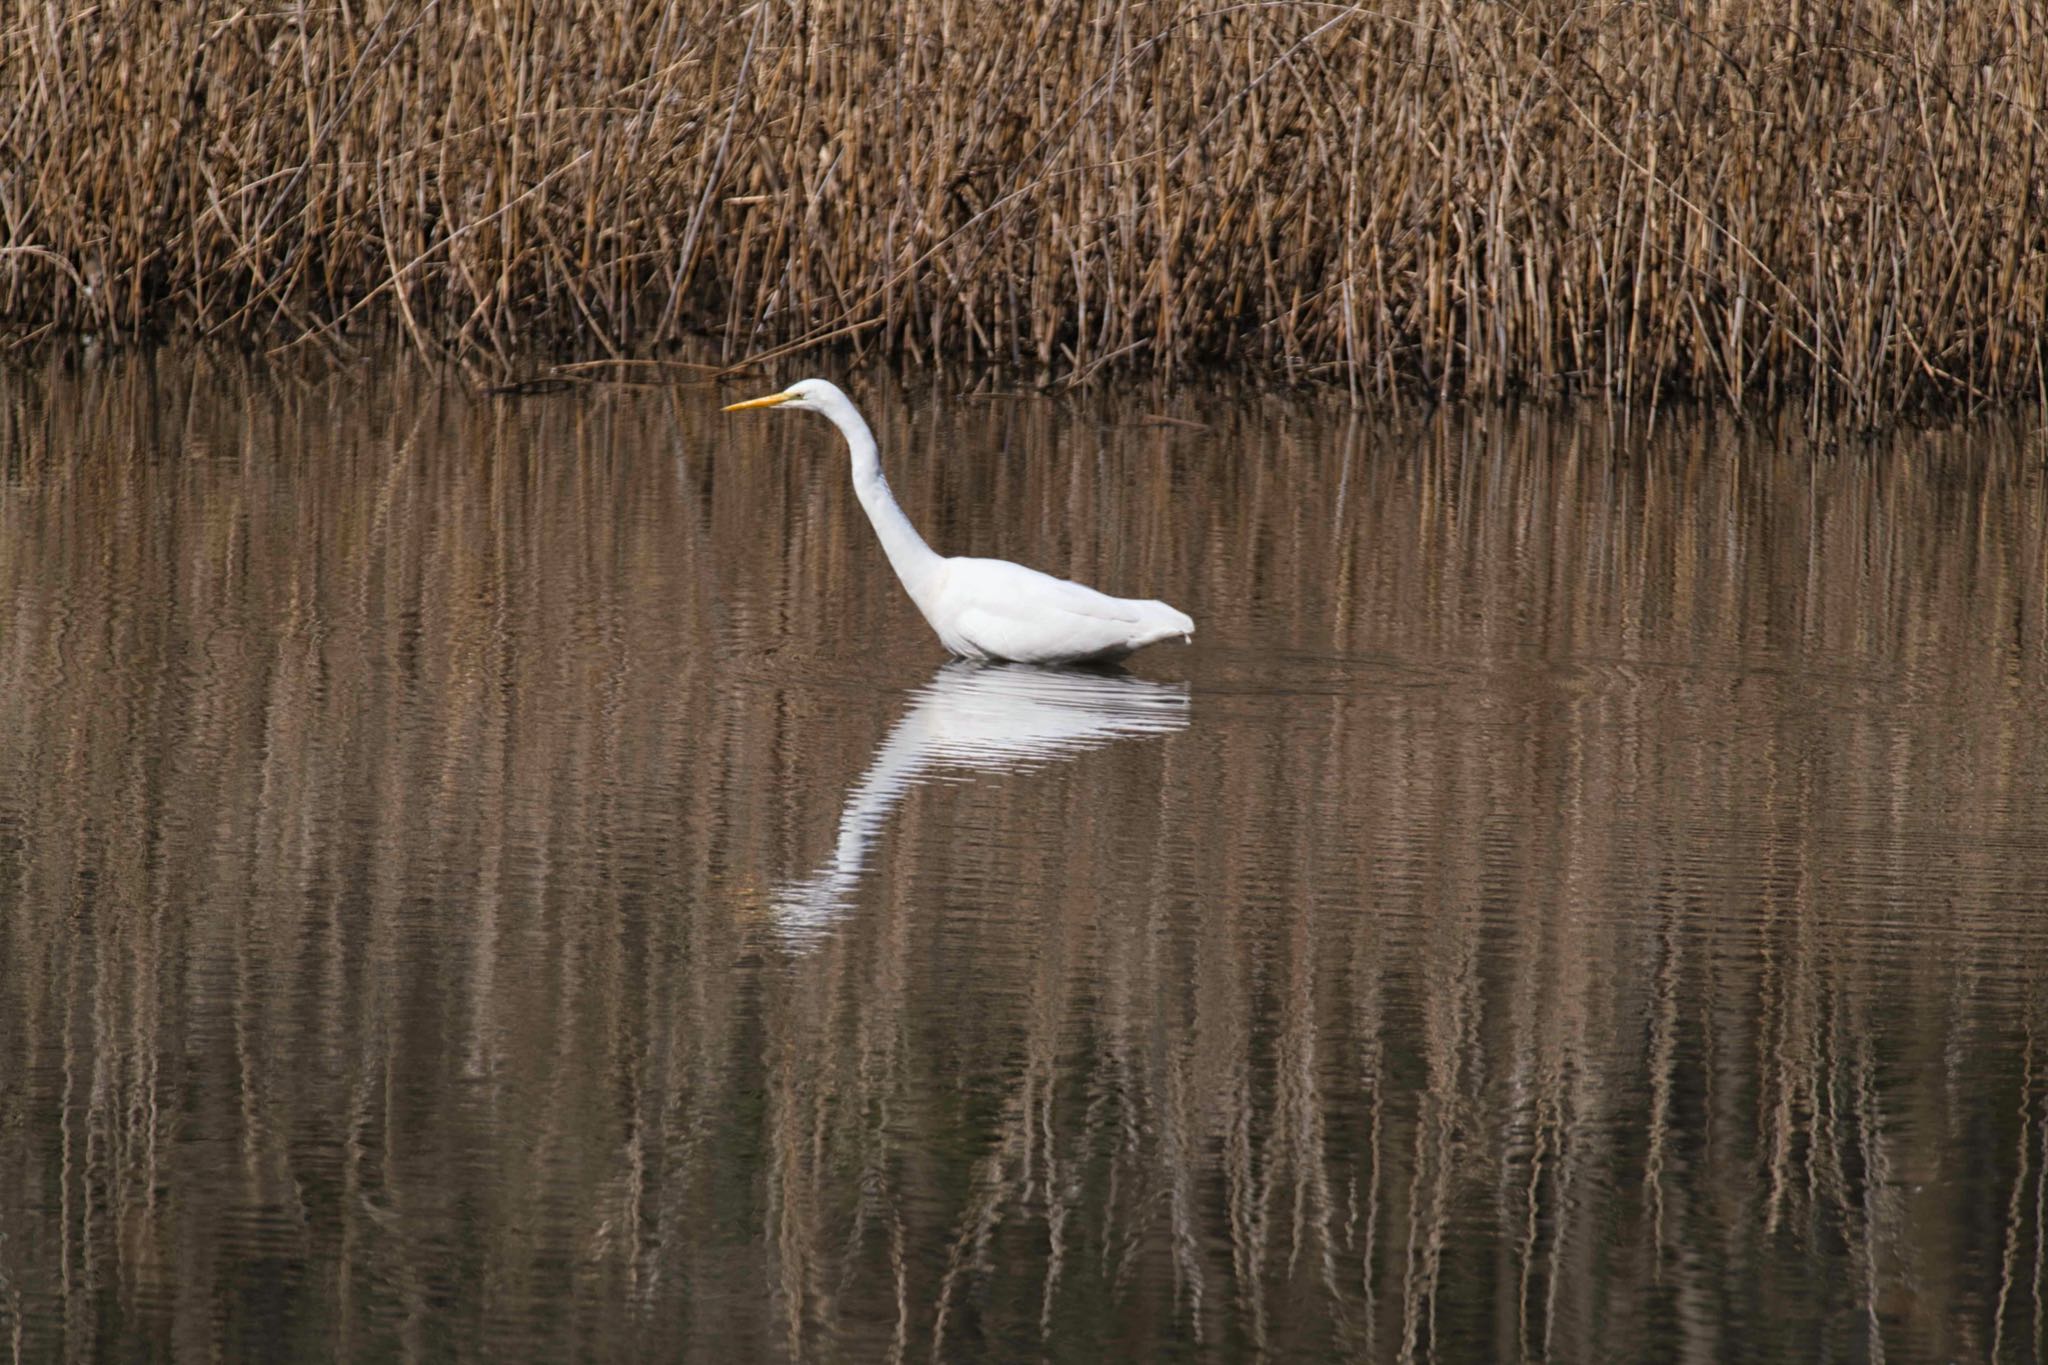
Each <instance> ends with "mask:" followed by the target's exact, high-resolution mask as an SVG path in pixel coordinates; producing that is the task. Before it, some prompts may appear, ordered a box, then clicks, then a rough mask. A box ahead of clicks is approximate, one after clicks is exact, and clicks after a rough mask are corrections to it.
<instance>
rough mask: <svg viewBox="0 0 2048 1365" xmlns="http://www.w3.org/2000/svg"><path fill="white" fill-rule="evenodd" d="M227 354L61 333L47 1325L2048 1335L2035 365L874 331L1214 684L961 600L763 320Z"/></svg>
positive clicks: (524, 1343) (33, 447) (20, 1033)
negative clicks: (1387, 416)
mask: <svg viewBox="0 0 2048 1365" xmlns="http://www.w3.org/2000/svg"><path fill="white" fill-rule="evenodd" d="M206 359H207V358H205V357H202V358H200V359H199V360H195V359H193V358H191V357H186V358H183V359H180V358H179V357H176V356H170V357H167V358H165V359H164V360H163V361H162V362H161V363H155V364H142V363H130V364H125V365H123V366H120V367H111V368H108V369H93V368H91V367H86V368H84V369H82V370H79V371H75V372H74V371H66V372H57V373H52V374H46V375H38V374H31V373H27V372H24V371H19V370H16V371H7V370H0V612H4V615H0V1059H5V1061H6V1064H7V1065H6V1067H5V1069H4V1070H0V1170H4V1171H5V1172H7V1177H6V1178H5V1179H0V1340H6V1341H10V1342H13V1343H16V1345H15V1347H14V1352H15V1354H16V1355H18V1356H19V1357H20V1358H22V1359H35V1360H42V1359H81V1360H82V1359H90V1358H123V1359H126V1358H135V1359H156V1358H162V1357H166V1356H176V1357H178V1358H192V1359H217V1360H223V1361H232V1360H245V1359H246V1360H266V1361H267V1360H277V1359H285V1358H290V1357H292V1356H294V1355H303V1356H308V1357H316V1358H330V1357H338V1358H343V1359H379V1360H381V1359H444V1358H445V1359H459V1358H476V1359H491V1360H493V1361H513V1360H560V1359H566V1358H572V1357H573V1358H601V1359H625V1360H685V1361H706V1362H711V1361H720V1362H722V1361H728V1360H736V1359H745V1360H757V1359H758V1360H774V1359H804V1360H835V1359H836V1360H859V1361H868V1360H891V1359H900V1360H908V1361H921V1360H945V1361H950V1360H963V1359H974V1358H982V1357H994V1356H998V1355H1025V1354H1029V1355H1033V1356H1039V1357H1043V1358H1045V1359H1059V1360H1126V1359H1129V1360H1155V1359H1156V1360H1182V1359H1188V1360H1199V1359H1212V1360H1242V1359H1248V1358H1255V1357H1257V1356H1258V1355H1259V1354H1260V1353H1261V1352H1263V1353H1264V1357H1265V1358H1267V1359H1272V1360H1283V1359H1340V1358H1341V1359H1368V1360H1389V1361H1392V1360H1406V1359H1424V1358H1430V1357H1434V1358H1437V1359H1452V1360H1457V1359H1513V1358H1547V1359H1552V1360H1598V1359H1658V1360H1661V1359H1679V1358H1684V1359H1699V1360H1718V1359H1743V1360H1752V1359H1781V1360H1797V1361H1808V1360H1814V1359H1822V1358H1827V1359H1877V1358H1880V1357H1884V1358H1889V1359H1894V1360H1897V1359H1906V1358H1910V1359H1967V1360H1977V1359H1987V1358H1989V1359H2014V1360H2018V1359H2029V1358H2035V1359H2038V1358H2039V1357H2040V1351H2039V1349H2038V1347H2039V1344H2040V1343H2041V1342H2042V1340H2043V1339H2044V1334H2048V1312H2044V1308H2043V1304H2044V1303H2048V1290H2044V1288H2043V1286H2048V1224H2044V1217H2043V1210H2048V1162H2044V1160H2043V1156H2044V1153H2048V1103H2044V1100H2043V1096H2044V1095H2048V1060H2044V1059H2048V1045H2044V1044H2043V1042H2042V1040H2043V1039H2048V898H2044V896H2043V893H2042V890H2041V888H2042V887H2043V886H2048V840H2044V838H2043V836H2042V831H2043V830H2044V829H2048V731H2044V728H2043V726H2042V725H2041V723H2040V717H2041V715H2042V714H2043V711H2044V709H2048V586H2044V578H2048V481H2044V479H2043V477H2042V474H2041V468H2042V466H2041V461H2040V459H2039V448H2038V440H2039V438H2038V437H2036V436H2033V435H2031V434H2028V433H2020V434H2018V435H2015V434H2014V433H2011V432H2003V433H2002V432H2001V431H2000V429H1999V428H1997V427H1996V426H1982V427H1973V428H1969V429H1966V430H1960V431H1956V432H1948V433H1943V432H1920V433H1905V434H1902V435H1900V436H1899V437H1897V438H1896V439H1894V440H1891V441H1888V442H1885V443H1882V444H1873V445H1870V446H1868V447H1858V448H1854V449H1846V448H1843V447H1840V446H1830V445H1827V444H1825V443H1818V442H1815V441H1813V440H1812V439H1810V437H1808V436H1807V435H1806V434H1805V433H1804V432H1803V430H1802V429H1800V428H1798V427H1797V426H1796V425H1795V426H1793V427H1791V428H1789V429H1787V428H1779V429H1773V428H1771V427H1769V426H1768V425H1766V424H1754V425H1736V424H1729V423H1720V424H1716V423H1713V422H1696V423H1694V422H1686V423H1672V424H1669V425H1666V426H1662V427H1660V428H1659V429H1658V431H1657V432H1656V433H1655V435H1654V437H1653V438H1651V439H1647V440H1645V439H1641V437H1642V433H1641V432H1640V431H1638V432H1636V433H1634V434H1633V435H1631V433H1629V432H1628V431H1627V430H1625V429H1623V428H1622V427H1621V426H1620V425H1619V424H1618V423H1617V424H1606V423H1603V422H1601V421H1599V420H1589V419H1586V418H1585V417H1584V416H1583V415H1581V416H1577V417H1574V418H1572V419H1570V420H1566V419H1563V418H1560V417H1557V416H1555V415H1547V414H1544V413H1542V412H1541V411H1537V410H1530V409H1524V410H1521V411H1518V412H1515V413H1494V414H1481V415H1478V416H1474V417H1469V418H1466V419H1459V420H1446V421H1443V422H1441V423H1433V424H1431V425H1427V426H1425V427H1422V428H1420V429H1417V428H1413V427H1410V428H1405V429H1402V428H1394V427H1383V428H1374V427H1371V426H1369V425H1367V424H1364V423H1361V422H1357V421H1355V420H1354V419H1353V418H1352V417H1351V416H1350V415H1349V414H1348V413H1346V412H1342V411H1332V410H1327V409H1325V410H1317V409H1315V408H1313V407H1312V406H1310V405H1309V404H1308V402H1307V401H1306V400H1303V399H1300V398H1299V397H1298V396H1294V395H1280V396H1275V395H1256V394H1255V395H1246V394H1242V393H1239V394H1228V393H1219V394H1216V395H1214V396H1213V398H1208V399H1205V400H1203V401H1205V402H1207V403H1208V406H1207V407H1205V408H1198V409H1196V410H1195V412H1196V415H1199V416H1201V417H1203V418H1204V419H1205V420H1206V421H1208V422H1209V424H1210V425H1209V429H1208V430H1207V431H1204V432H1194V431H1191V430H1188V429H1185V428H1173V429H1171V430H1170V431H1158V430H1133V427H1132V425H1131V423H1130V421H1129V419H1130V417H1131V411H1130V409H1129V408H1128V406H1127V407H1125V408H1124V409H1123V410H1122V411H1121V412H1119V410H1118V408H1117V400H1116V399H1115V397H1114V396H1113V395H1106V394H1105V395H1102V396H1101V399H1100V403H1099V406H1096V407H1092V408H1091V407H1089V406H1086V405H1084V404H1081V403H1076V404H1073V405H1068V406H1063V405H1061V404H1059V403H1055V402H1050V401H1044V400H1039V399H1014V400H1013V399H1010V398H1005V399H1003V400H1002V401H1000V402H994V401H991V402H987V403H978V404H976V403H968V402H966V401H964V400H954V401H953V402H952V404H951V406H950V407H949V406H948V405H947V404H946V403H944V402H932V401H930V400H928V399H922V398H914V397H907V396H905V395H904V394H902V393H895V394H893V395H892V394H890V393H887V392H882V393H878V394H872V395H870V394H867V393H864V394H863V401H868V399H869V398H870V397H872V398H873V400H874V401H873V402H872V407H871V411H872V412H874V413H875V414H876V416H877V421H878V426H879V428H880V430H881V432H882V434H883V439H884V441H885V443H887V444H888V446H889V448H890V449H891V450H892V451H901V452H902V460H901V468H902V471H903V477H902V478H901V480H900V481H899V482H898V485H897V487H898V491H899V492H900V493H901V494H902V495H903V497H904V501H905V504H906V506H910V507H913V508H914V509H915V511H916V513H917V515H918V516H919V517H920V518H923V519H928V520H929V522H930V524H931V525H933V526H934V528H943V530H942V531H939V532H938V533H939V534H943V535H944V537H945V539H946V541H947V543H948V544H951V545H959V546H960V547H961V548H962V549H963V550H965V551H967V552H970V553H978V554H995V555H1001V556H1011V557H1016V558H1020V559H1036V560H1039V561H1040V562H1056V563H1060V564H1062V565H1065V566H1069V567H1070V568H1071V570H1072V571H1073V572H1075V573H1076V574H1079V575H1082V576H1085V577H1099V578H1114V579H1116V580H1117V581H1142V582H1156V583H1170V584H1176V585H1179V584H1189V585H1192V587H1191V589H1190V601H1189V606H1190V608H1191V609H1194V610H1196V611H1197V613H1198V614H1199V615H1200V618H1201V619H1202V621H1203V623H1204V627H1205V630H1204V635H1203V636H1202V637H1201V638H1202V639H1203V640H1204V643H1203V644H1202V645H1200V646H1198V647H1196V648H1194V649H1191V650H1188V651H1185V652H1176V653H1175V654H1173V655H1171V656H1167V657H1170V658H1171V659H1172V667H1173V669H1174V671H1175V672H1176V673H1182V672H1184V673H1185V676H1186V677H1187V678H1188V691H1187V694H1186V695H1185V696H1184V695H1181V693H1180V689H1178V688H1175V687H1166V688H1164V689H1159V685H1157V684H1146V683H1140V682H1137V681H1135V680H1133V679H1129V678H1110V679H1089V678H1087V677H1085V676H1083V675H1055V676H1054V677H1053V678H1051V679H1047V678H1045V677H1044V676H1043V675H1033V674H1031V673H1029V672H1028V671H1008V670H997V671H993V672H983V671H976V670H971V669H941V670H940V671H939V672H938V673H937V675H936V676H935V677H930V678H929V681H927V678H928V674H927V669H928V668H931V667H935V666H936V662H937V661H936V660H935V659H934V660H932V661H931V663H929V664H926V663H923V662H920V663H917V664H914V665H911V666H910V668H909V671H908V672H907V673H906V672H905V671H904V669H903V667H902V666H901V665H899V663H898V662H897V661H898V660H900V659H903V658H906V657H908V658H912V659H918V660H923V659H925V658H927V657H928V656H927V655H926V654H924V653H921V652H920V651H924V650H927V649H929V642H928V640H927V639H926V637H925V628H924V626H923V624H922V623H921V622H920V621H918V620H917V618H916V615H915V613H914V612H913V611H911V610H910V609H909V607H908V605H907V604H906V603H905V602H903V600H902V598H901V593H900V590H899V589H898V588H897V586H896V585H895V584H894V583H893V582H891V581H889V579H888V577H887V576H886V575H878V574H875V573H872V572H868V571H867V570H868V569H870V568H872V566H873V564H874V562H875V560H874V556H875V553H876V552H875V548H874V545H873V542H872V537H871V535H870V533H869V532H868V530H867V528H866V527H865V526H863V525H861V524H860V522H859V520H858V517H859V512H858V508H857V507H855V506H853V504H852V493H851V490H850V489H849V488H848V487H847V481H846V480H845V478H844V477H843V471H840V470H838V469H835V468H831V467H829V466H828V465H827V464H825V463H823V462H817V461H806V460H804V459H802V458H800V457H798V456H796V454H795V450H796V447H794V446H791V445H789V444H788V442H789V441H790V440H793V439H799V438H798V437H797V434H795V433H791V432H789V431H788V430H787V429H782V430H779V431H778V430H776V429H764V430H759V431H758V432H757V433H753V434H750V435H748V436H747V437H746V440H747V441H749V442H752V444H745V445H741V446H739V447H737V448H734V447H730V446H725V445H722V444H721V442H723V441H725V439H726V436H725V434H724V424H723V423H722V422H721V421H719V420H716V419H715V418H714V416H713V415H712V414H715V411H716V408H715V401H714V400H713V399H712V398H710V397H708V396H703V397H700V396H693V395H690V394H687V393H684V394H680V395H669V394H662V393H644V392H632V393H620V392H615V391H604V392H597V393H587V394H567V395H561V396H559V397H557V398H550V399H547V400H545V401H540V402H534V403H517V404H508V403H493V402H483V401H477V400H476V399H474V398H473V397H471V396H469V395H466V394H464V393H462V392H461V391H459V390H458V389H453V388H450V387H448V386H444V385H439V384H437V383H436V382H434V380H433V377H432V376H430V375H427V374H425V373H424V372H422V371H419V370H416V369H411V368H407V367H386V368H382V369H371V370H367V371H365V372H363V373H361V374H354V373H351V374H349V375H345V376H338V377H331V378H329V379H326V380H323V381H322V382H321V383H318V384H306V385H298V384H289V383H283V382H280V381H278V380H277V379H276V378H275V377H274V376H268V375H266V374H265V373H263V372H254V371H247V370H244V369H241V368H237V367H236V366H235V365H234V364H231V363H228V362H225V361H221V362H218V363H216V364H215V367H214V368H212V369H208V368H206V365H205V364H203V363H201V361H204V360H206ZM1095 401H1096V400H1095V399H1093V398H1091V399H1089V400H1087V402H1088V403H1094V402H1095ZM1119 420H1123V422H1124V425H1122V426H1119V425H1117V422H1118V421H1119ZM2036 425H2038V424H2036ZM2029 432H2031V428H2029ZM2027 441H2032V442H2035V443H2036V444H2034V445H2032V446H2029V445H2026V444H2025V442H2027ZM677 450H681V451H683V452H685V453H686V455H687V458H686V459H685V460H683V461H681V462H677V461H674V460H671V459H670V458H668V457H669V455H670V453H671V452H673V451H677ZM784 456H789V457H790V458H783V457H784ZM1211 622H1213V623H1214V628H1213V629H1210V628H1209V625H1210V623H1211ZM848 642H855V643H850V644H849V643H848ZM821 650H822V651H823V653H822V654H821V653H819V652H817V651H821ZM834 650H850V651H863V650H864V651H866V652H865V653H860V652H845V653H834V652H833V651H834ZM1164 662H1165V661H1164V659H1162V660H1161V663H1162V665H1163V664H1164ZM828 678H829V679H832V680H834V682H833V684H832V685H831V686H824V685H820V684H821V681H822V680H824V679H828ZM1046 687H1050V688H1053V689H1055V695H1050V696H1049V695H1047V693H1046V692H1045V691H1044V690H1043V689H1044V688H1046ZM1017 688H1023V689H1025V695H1023V696H1021V697H1020V696H1018V695H1017V694H1016V693H1015V691H1013V689H1017ZM1098 688H1107V689H1109V691H1108V693H1107V694H1104V693H1101V692H1097V691H1093V690H1092V689H1098ZM906 689H915V691H910V692H907V691H906ZM1075 689H1079V690H1080V691H1081V692H1082V693H1083V695H1080V696H1075V695H1071V694H1072V692H1073V691H1074V690H1075ZM991 694H993V695H994V697H995V700H993V701H991V700H990V695H991ZM1196 694H1199V697H1200V724H1199V725H1195V724H1194V723H1193V720H1192V717H1191V713H1190V710H1189V704H1188V701H1187V697H1189V696H1193V695H1196ZM1044 708H1050V709H1049V710H1048V709H1044ZM1104 712H1107V713H1108V717H1107V718H1105V715H1104ZM1147 726H1151V727H1154V728H1153V729H1150V730H1148V729H1147V728H1146V727H1147ZM1183 727H1185V728H1183ZM1176 732H1178V733H1176ZM1148 737H1157V738H1160V739H1163V740H1164V741H1165V742H1160V743H1149V742H1148V743H1137V742H1132V743H1126V742H1124V741H1126V740H1133V741H1135V740H1143V739H1147V738H1148ZM878 746H879V747H878ZM962 778H964V779H966V781H965V782H964V783H961V784H959V785H946V784H947V783H948V781H949V779H962ZM835 831H836V834H835ZM835 839H836V842H835ZM842 850H843V851H844V852H845V853H846V854H848V855H850V856H848V857H847V859H846V860H845V863H844V868H843V871H844V872H845V873H846V876H844V877H841V878H840V879H839V882H838V884H837V886H836V888H835V887H833V886H831V885H830V883H831V882H832V880H833V876H834V874H835V873H836V872H840V871H842V866H841V857H840V854H841V852H842ZM827 855H830V856H827ZM820 859H823V864H822V867H821V868H819V871H818V875H817V876H816V877H813V878H811V879H810V882H811V883H814V884H816V886H817V887H819V888H822V889H821V890H820V891H819V894H820V895H821V896H823V897H824V898H826V899H828V900H829V899H831V898H832V897H833V896H834V895H835V894H836V895H837V897H838V899H839V900H840V901H841V902H844V901H857V902H858V905H859V913H857V914H852V915H843V914H842V915H840V917H839V918H837V919H836V920H832V919H830V917H829V915H828V917H827V922H828V923H830V924H831V926H832V927H831V928H830V930H829V931H825V932H820V931H817V930H813V931H812V933H811V937H809V938H808V939H807V940H805V942H806V944H807V946H806V947H805V949H804V950H802V951H785V950H784V948H783V945H782V944H781V943H778V942H775V941H773V940H774V934H775V927H774V925H773V923H764V922H763V921H764V918H765V916H764V915H763V914H762V911H763V908H764V907H763V902H764V899H766V898H765V897H764V895H763V888H772V887H775V886H777V885H778V884H780V883H781V881H782V879H784V878H786V877H789V876H791V875H792V874H795V873H800V872H802V871H804V870H807V869H811V868H813V867H814V866H815V865H817V863H818V860H820ZM797 891H798V887H794V886H793V887H789V888H788V889H787V892H786V894H788V895H790V896H795V895H796V893H797ZM906 906H914V907H915V913H914V914H912V913H905V912H902V907H906ZM792 936H793V937H800V936H801V935H800V934H798V933H795V932H793V935H792ZM764 939H767V940H770V941H769V942H768V943H767V944H766V945H765V946H766V947H767V949H768V951H763V948H764V943H763V940H764ZM764 1286H765V1290H764ZM166 1343H169V1344H168V1345H166Z"/></svg>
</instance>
